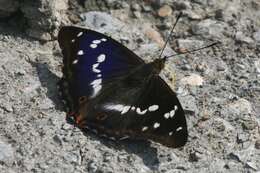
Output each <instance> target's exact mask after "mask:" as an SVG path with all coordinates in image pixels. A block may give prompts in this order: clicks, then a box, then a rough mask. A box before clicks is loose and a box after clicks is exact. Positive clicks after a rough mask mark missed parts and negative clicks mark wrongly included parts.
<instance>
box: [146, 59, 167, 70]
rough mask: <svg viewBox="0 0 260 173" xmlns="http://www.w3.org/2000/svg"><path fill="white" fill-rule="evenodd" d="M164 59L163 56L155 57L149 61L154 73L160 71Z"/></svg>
mask: <svg viewBox="0 0 260 173" xmlns="http://www.w3.org/2000/svg"><path fill="white" fill-rule="evenodd" d="M165 61H166V59H165V58H163V59H155V60H154V61H153V62H151V63H150V64H151V65H152V66H153V68H154V72H155V74H159V73H160V72H161V70H162V69H163V68H164V65H165Z"/></svg>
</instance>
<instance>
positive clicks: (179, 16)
mask: <svg viewBox="0 0 260 173" xmlns="http://www.w3.org/2000/svg"><path fill="white" fill-rule="evenodd" d="M181 16H182V12H180V13H179V15H178V16H177V19H176V21H175V23H174V25H173V27H172V29H171V32H170V34H169V36H168V37H167V40H166V42H165V43H164V46H163V48H162V51H161V53H160V55H159V59H160V58H161V57H162V54H163V51H164V49H165V48H166V46H167V43H168V42H169V40H170V37H171V35H172V33H173V30H174V28H175V26H176V25H177V23H178V21H179V19H180V18H181Z"/></svg>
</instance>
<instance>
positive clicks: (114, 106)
mask: <svg viewBox="0 0 260 173" xmlns="http://www.w3.org/2000/svg"><path fill="white" fill-rule="evenodd" d="M58 42H59V45H60V47H61V50H62V54H63V69H62V71H63V77H62V79H61V81H60V83H59V86H60V89H61V93H62V96H63V98H64V100H65V101H66V103H67V106H68V109H69V110H68V114H67V117H68V118H69V119H71V120H72V121H73V122H74V123H75V124H76V125H77V126H78V127H79V128H81V129H82V130H91V131H93V132H95V133H98V134H99V135H100V136H103V137H108V138H110V139H113V140H124V139H127V138H130V139H144V140H152V141H155V142H157V143H161V144H163V145H166V146H168V147H173V148H176V147H181V146H183V145H185V143H186V142H187V136H188V131H187V124H186V119H185V115H184V111H183V108H182V106H181V104H180V102H179V100H178V98H177V96H176V94H175V93H174V92H173V91H172V89H171V88H170V87H169V86H168V85H167V84H166V82H164V80H163V79H162V78H161V77H160V76H159V73H160V71H161V70H162V69H163V67H164V65H165V62H166V58H157V59H156V60H154V61H153V62H150V63H145V62H144V61H143V60H142V59H141V58H140V57H138V56H137V55H136V54H135V53H134V52H132V51H131V50H129V49H128V48H126V47H125V46H123V45H122V44H120V43H119V42H117V41H115V40H114V39H112V38H111V37H109V36H106V35H104V34H101V33H98V32H96V31H93V30H89V29H84V28H80V27H74V26H65V27H62V28H61V30H60V31H59V34H58Z"/></svg>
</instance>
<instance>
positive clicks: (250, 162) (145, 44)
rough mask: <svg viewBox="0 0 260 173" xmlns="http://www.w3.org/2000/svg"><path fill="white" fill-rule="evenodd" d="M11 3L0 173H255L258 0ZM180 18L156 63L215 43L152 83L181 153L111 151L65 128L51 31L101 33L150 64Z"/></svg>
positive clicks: (2, 49) (6, 19) (1, 58)
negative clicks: (161, 89) (169, 113)
mask: <svg viewBox="0 0 260 173" xmlns="http://www.w3.org/2000/svg"><path fill="white" fill-rule="evenodd" d="M21 2H22V1H19V0H17V1H15V0H13V1H4V0H2V1H0V4H6V8H3V6H1V7H0V94H1V97H0V172H7V173H9V172H10V173H13V172H48V173H50V172H53V173H54V172H55V173H56V172H65V173H66V172H68V173H71V172H78V173H81V172H82V173H83V172H128V173H129V172H133V173H134V172H144V173H146V172H162V173H171V172H205V173H206V172H207V173H208V172H259V171H260V166H259V165H260V147H259V146H260V145H259V143H260V142H259V141H260V133H259V127H260V99H259V98H260V97H259V95H260V82H259V81H260V65H259V64H260V49H259V28H260V20H259V19H260V14H259V10H260V3H259V2H258V0H249V1H228V0H221V1H219V0H208V1H201V0H193V1H191V0H185V1H182V2H180V1H177V0H174V1H171V0H163V1H162V0H160V1H158V0H148V1H145V2H140V1H130V0H127V1H114V0H105V1H102V2H101V1H97V0H90V1H81V3H80V4H78V3H77V1H74V0H69V1H68V2H67V1H51V0H40V1H37V2H36V1H31V0H30V1H26V2H25V1H24V3H21ZM165 6H167V9H166V12H165V11H163V12H165V13H164V14H167V15H162V14H161V15H160V16H159V15H158V10H160V9H161V8H163V7H165ZM169 7H170V8H171V10H170V9H169ZM164 10H165V9H164ZM169 11H170V12H169ZM180 11H183V14H184V15H183V17H182V18H181V20H180V21H179V23H178V25H177V26H176V28H175V32H174V36H173V37H171V38H170V42H169V45H168V47H167V49H166V51H165V52H164V54H165V55H170V54H172V53H174V50H178V49H185V48H186V49H188V50H192V49H194V48H198V47H200V46H201V45H207V44H210V43H212V42H213V41H221V42H222V44H220V45H218V46H215V47H211V48H208V49H204V50H202V51H198V52H194V53H193V54H185V55H179V56H175V57H173V58H172V59H170V60H169V61H168V62H167V64H166V68H165V70H164V71H163V72H162V74H161V76H162V77H163V78H164V79H165V80H166V81H167V82H168V84H169V85H170V86H171V87H172V88H173V89H174V90H175V91H176V92H177V94H178V97H179V99H180V101H181V103H182V105H183V107H184V108H185V109H187V110H189V111H188V113H187V114H186V117H187V122H188V128H189V139H188V143H187V144H186V145H185V146H184V147H183V148H179V149H172V148H167V147H165V146H162V145H159V144H156V143H153V142H152V143H150V142H140V141H124V142H113V141H109V140H106V139H103V138H100V137H98V136H96V135H94V134H92V133H82V132H81V131H80V130H79V129H77V128H76V127H74V126H73V125H70V124H68V123H67V122H66V121H65V115H66V113H65V108H64V107H63V106H62V102H61V100H60V98H59V96H58V90H57V87H56V84H57V82H58V80H59V78H60V77H61V75H62V74H61V66H62V55H61V52H60V49H59V46H58V43H57V40H56V39H55V38H56V36H57V31H58V28H59V27H60V26H62V25H68V24H77V25H81V26H84V27H87V28H91V29H94V30H97V31H100V32H103V33H106V34H108V35H111V36H112V37H113V38H115V39H116V40H118V41H120V42H121V43H122V44H124V45H125V46H127V47H129V48H130V49H131V50H133V51H134V52H136V53H137V54H138V55H139V56H140V57H142V58H143V59H144V60H145V61H151V60H152V59H155V58H157V57H158V55H159V53H160V48H161V46H162V43H163V42H165V40H166V38H167V35H168V34H169V32H170V28H171V26H172V25H173V23H174V21H175V19H176V16H177V14H178V13H179V12H180ZM69 19H70V20H69ZM25 24H26V25H25ZM43 40H44V42H43ZM189 112H190V113H189ZM193 112H194V113H193Z"/></svg>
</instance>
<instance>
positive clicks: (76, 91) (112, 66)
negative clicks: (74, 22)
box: [58, 26, 144, 111]
mask: <svg viewBox="0 0 260 173" xmlns="http://www.w3.org/2000/svg"><path fill="white" fill-rule="evenodd" d="M58 42H59V45H60V47H61V49H62V53H63V56H64V58H63V65H64V66H63V79H62V80H61V82H60V86H61V90H62V94H63V97H64V98H65V100H66V101H67V102H68V103H69V105H68V106H69V108H70V111H75V110H77V109H78V100H79V98H81V99H91V98H93V97H95V96H96V95H97V94H99V92H100V90H101V89H102V83H105V82H106V81H110V80H112V79H113V78H117V77H120V76H122V75H124V74H127V73H128V72H129V71H130V70H131V69H132V68H134V67H136V66H137V65H140V64H144V61H143V60H142V59H140V58H139V57H138V56H137V55H136V54H134V53H133V52H132V51H130V50H129V49H127V48H126V47H124V46H123V45H122V44H120V43H118V42H117V41H115V40H113V39H112V38H110V37H108V36H106V35H104V34H101V33H98V32H95V31H92V30H87V29H83V28H79V27H73V26H67V27H63V28H61V30H60V32H59V35H58Z"/></svg>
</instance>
